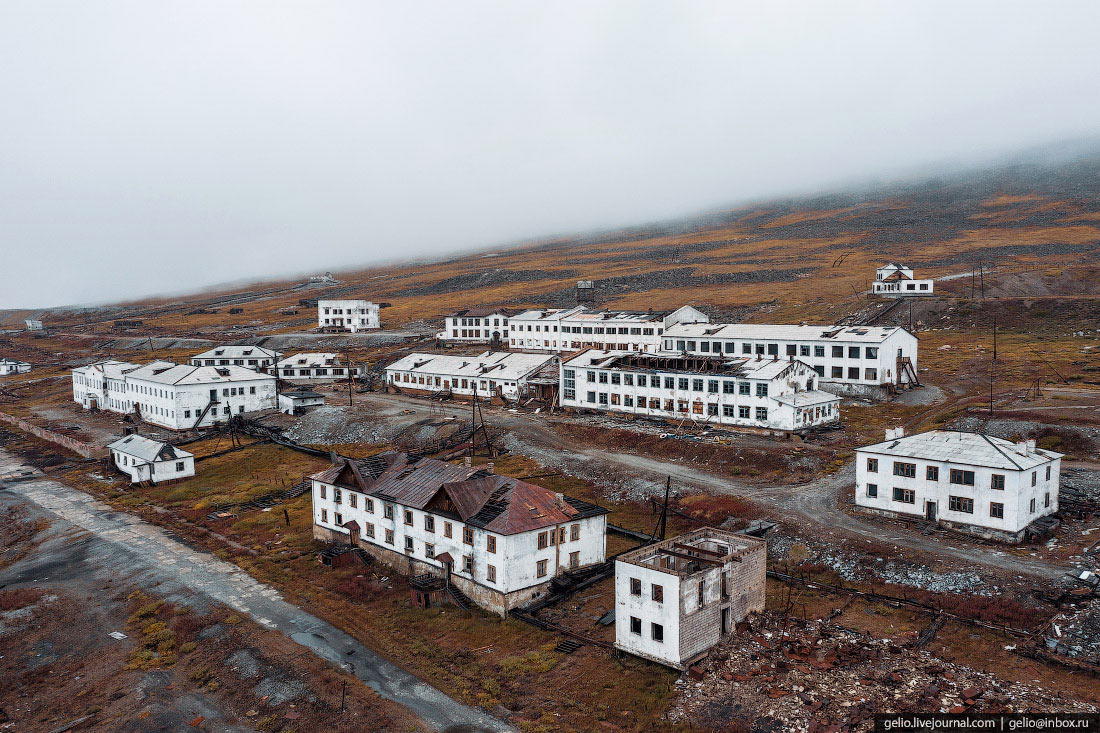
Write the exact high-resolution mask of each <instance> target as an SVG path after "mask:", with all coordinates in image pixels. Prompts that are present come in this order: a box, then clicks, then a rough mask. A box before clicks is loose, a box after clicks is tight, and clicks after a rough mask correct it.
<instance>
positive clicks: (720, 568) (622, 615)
mask: <svg viewBox="0 0 1100 733" xmlns="http://www.w3.org/2000/svg"><path fill="white" fill-rule="evenodd" d="M766 580H767V543H766V542H765V541H764V540H762V539H758V538H756V537H749V536H747V535H740V534H734V533H733V532H727V531H725V530H721V529H715V528H713V527H703V528H701V529H697V530H695V531H693V532H689V533H687V534H683V535H680V536H679V537H674V538H672V539H669V540H663V541H661V542H658V543H656V544H653V545H648V546H645V547H639V548H638V549H636V550H631V551H630V552H627V553H624V554H622V555H620V556H619V557H618V558H616V560H615V647H616V648H618V649H621V650H623V651H625V652H629V653H630V654H635V655H637V656H639V657H643V658H645V659H649V660H651V661H654V662H659V663H661V664H664V665H667V666H669V667H673V668H675V669H680V670H682V669H686V668H687V667H688V666H689V665H690V664H692V662H694V661H695V660H697V659H699V658H700V657H702V656H704V655H705V654H706V653H707V651H708V650H709V649H710V648H711V647H713V646H714V645H715V644H717V643H719V642H720V641H722V640H723V639H725V638H726V637H728V636H729V635H730V634H732V633H733V631H734V629H735V627H736V625H737V624H738V623H739V622H740V621H743V620H744V619H745V618H746V617H747V616H748V615H749V614H750V613H760V612H761V611H763V610H764V591H765V583H766Z"/></svg>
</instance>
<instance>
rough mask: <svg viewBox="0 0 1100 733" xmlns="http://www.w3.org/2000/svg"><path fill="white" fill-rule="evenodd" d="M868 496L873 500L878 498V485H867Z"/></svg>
mask: <svg viewBox="0 0 1100 733" xmlns="http://www.w3.org/2000/svg"><path fill="white" fill-rule="evenodd" d="M867 496H869V497H870V498H872V499H874V498H875V497H877V496H878V484H867Z"/></svg>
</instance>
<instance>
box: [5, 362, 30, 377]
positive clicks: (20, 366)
mask: <svg viewBox="0 0 1100 733" xmlns="http://www.w3.org/2000/svg"><path fill="white" fill-rule="evenodd" d="M30 370H31V365H30V364H28V363H27V362H25V361H18V360H16V359H0V377H6V376H8V375H10V374H26V373H27V372H29V371H30Z"/></svg>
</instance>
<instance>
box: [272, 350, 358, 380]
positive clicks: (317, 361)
mask: <svg viewBox="0 0 1100 733" xmlns="http://www.w3.org/2000/svg"><path fill="white" fill-rule="evenodd" d="M278 369H279V376H280V377H282V378H283V379H292V380H294V381H302V382H305V381H308V382H333V381H338V380H341V379H347V378H348V372H349V371H350V372H351V376H352V377H358V376H359V372H360V368H359V367H357V366H348V365H346V364H344V362H343V361H342V360H341V359H340V355H339V354H334V353H329V352H308V353H301V354H294V355H292V356H288V357H287V358H285V359H283V360H282V361H280V362H279V366H278Z"/></svg>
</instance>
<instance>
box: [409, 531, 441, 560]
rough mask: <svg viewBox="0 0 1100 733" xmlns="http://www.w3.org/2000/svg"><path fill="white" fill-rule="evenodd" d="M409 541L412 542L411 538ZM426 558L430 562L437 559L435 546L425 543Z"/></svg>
mask: <svg viewBox="0 0 1100 733" xmlns="http://www.w3.org/2000/svg"><path fill="white" fill-rule="evenodd" d="M409 541H410V542H411V541H412V538H411V537H410V538H409ZM409 549H412V548H409ZM424 557H426V558H428V559H429V560H432V559H434V558H435V545H433V544H430V543H428V542H425V543H424Z"/></svg>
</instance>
